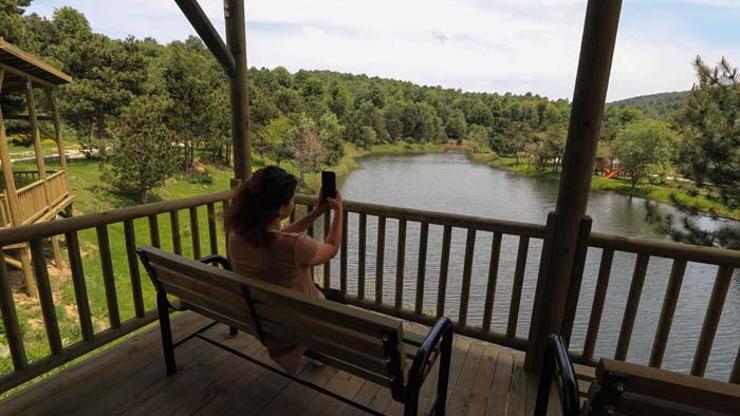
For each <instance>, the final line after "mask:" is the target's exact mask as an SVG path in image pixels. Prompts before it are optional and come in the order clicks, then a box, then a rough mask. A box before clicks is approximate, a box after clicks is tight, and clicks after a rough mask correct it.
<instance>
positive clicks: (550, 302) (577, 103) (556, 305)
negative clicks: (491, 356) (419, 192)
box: [525, 0, 622, 373]
mask: <svg viewBox="0 0 740 416" xmlns="http://www.w3.org/2000/svg"><path fill="white" fill-rule="evenodd" d="M621 8H622V1H621V0H610V1H600V0H589V2H588V5H587V8H586V20H585V23H584V27H583V37H582V39H581V52H580V56H579V62H578V73H577V76H576V85H575V90H574V93H573V105H572V108H571V116H570V126H569V129H568V140H567V142H566V144H565V154H564V156H563V173H562V174H561V175H560V189H559V191H558V200H557V205H556V208H555V214H556V217H555V223H554V232H553V233H552V239H553V241H552V244H550V245H549V247H550V250H551V253H545V252H544V250H543V256H546V257H547V258H548V263H547V265H546V269H545V270H547V273H543V274H542V276H541V277H542V278H541V279H539V281H538V282H537V285H538V290H537V293H538V294H539V295H540V297H539V298H537V299H535V303H536V304H537V303H539V304H540V305H541V307H540V308H539V310H538V312H539V313H538V314H536V315H535V314H533V315H532V324H531V325H530V333H529V345H528V347H527V358H526V362H525V367H526V369H527V371H529V372H535V373H536V372H539V370H540V367H541V363H542V356H543V354H544V351H545V343H546V340H547V337H548V335H550V334H553V333H555V334H560V333H561V332H562V330H563V320H564V319H563V318H564V316H565V311H566V305H567V301H568V291H569V288H570V281H571V276H572V269H573V267H574V263H575V257H576V252H577V248H578V239H579V229H580V224H581V221H582V219H583V217H584V215H585V214H586V206H587V204H588V194H589V191H590V188H591V175H592V169H593V164H594V156H595V155H596V145H597V142H598V138H599V130H600V129H601V117H602V114H603V112H604V105H605V100H606V91H607V88H608V86H609V74H610V72H611V64H612V57H613V54H614V44H615V42H616V38H617V27H618V26H619V14H620V11H621ZM540 286H541V287H540Z"/></svg>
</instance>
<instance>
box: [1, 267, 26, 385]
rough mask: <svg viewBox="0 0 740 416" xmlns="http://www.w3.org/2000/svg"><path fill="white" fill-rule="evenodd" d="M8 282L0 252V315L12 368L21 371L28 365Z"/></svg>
mask: <svg viewBox="0 0 740 416" xmlns="http://www.w3.org/2000/svg"><path fill="white" fill-rule="evenodd" d="M8 282H9V279H8V267H7V266H6V264H5V255H4V254H2V253H0V315H2V319H3V328H5V339H6V340H7V342H8V348H9V349H10V358H11V359H12V360H13V368H14V369H15V371H23V370H24V369H25V368H26V366H27V365H28V359H27V358H26V349H25V347H24V346H23V335H22V333H21V329H20V325H18V315H17V313H16V310H15V301H14V300H13V292H12V289H11V288H10V284H9V283H8Z"/></svg>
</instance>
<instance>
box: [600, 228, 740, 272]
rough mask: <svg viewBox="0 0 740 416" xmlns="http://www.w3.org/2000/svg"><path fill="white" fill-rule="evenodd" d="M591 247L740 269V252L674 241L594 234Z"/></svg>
mask: <svg viewBox="0 0 740 416" xmlns="http://www.w3.org/2000/svg"><path fill="white" fill-rule="evenodd" d="M589 245H590V246H591V247H598V248H610V249H612V250H614V251H626V252H629V253H645V254H649V255H651V256H656V257H666V258H681V259H686V260H688V261H693V262H699V263H709V264H717V265H728V266H733V267H737V268H740V251H737V250H730V249H720V248H715V247H702V246H695V245H691V244H682V243H676V242H673V241H661V240H647V239H643V238H634V237H622V236H618V235H612V234H605V233H597V232H592V233H591V238H590V239H589Z"/></svg>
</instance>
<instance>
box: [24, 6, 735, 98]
mask: <svg viewBox="0 0 740 416" xmlns="http://www.w3.org/2000/svg"><path fill="white" fill-rule="evenodd" d="M645 1H647V0H645ZM656 1H657V2H658V3H660V0H656ZM684 2H691V3H704V4H710V6H707V7H715V8H716V7H735V6H737V5H738V4H740V2H738V1H734V0H684ZM200 3H201V5H202V6H203V7H204V9H205V10H206V12H207V14H208V15H209V16H211V19H212V20H213V22H214V24H215V25H216V27H217V28H218V29H219V30H222V29H223V14H222V10H221V5H222V2H221V1H218V0H201V1H200ZM33 4H34V7H32V10H38V11H39V12H40V13H42V14H47V13H49V12H50V11H51V10H52V8H53V7H54V6H57V7H58V5H60V4H69V5H72V6H74V7H76V8H78V9H80V10H82V11H83V12H84V13H85V14H86V15H87V16H88V18H89V19H90V21H91V23H92V25H93V28H94V29H95V30H98V31H103V32H106V33H109V34H111V35H112V36H119V37H120V36H123V35H125V34H128V33H131V34H133V35H135V36H137V37H143V36H153V37H155V38H157V39H159V40H160V41H170V40H173V39H180V38H183V37H185V36H187V35H189V34H192V33H193V31H192V29H191V28H190V26H189V24H188V22H187V21H186V19H185V18H184V16H182V15H181V13H180V12H179V10H178V8H177V6H176V5H175V3H174V1H172V0H156V1H155V0H149V1H147V0H121V1H115V2H114V1H107V2H102V1H92V0H56V1H55V0H36V1H35V2H34V3H33ZM585 4H586V1H585V0H490V1H486V0H375V1H341V0H312V1H305V0H251V1H247V39H248V60H249V64H250V65H256V66H268V67H274V66H277V65H283V66H286V67H288V68H289V69H291V70H297V69H300V68H307V69H332V70H337V71H344V72H353V73H367V74H369V75H377V76H386V77H393V78H397V79H404V80H410V81H414V82H418V83H423V84H432V85H437V84H440V85H443V86H446V87H452V88H461V89H465V90H475V91H498V92H505V91H512V92H516V93H524V92H527V91H531V92H533V93H538V94H541V95H547V96H551V97H570V95H571V93H572V89H573V83H574V79H575V73H576V65H577V59H578V48H579V44H580V38H581V31H582V26H583V18H584V14H585ZM664 7H667V8H670V6H667V5H666V6H664ZM648 27H649V28H650V30H646V28H648ZM693 35H694V34H692V33H690V32H689V31H685V30H682V28H681V22H680V21H677V20H673V19H672V17H671V14H670V13H668V14H666V15H665V16H661V17H660V18H659V19H657V21H651V22H650V24H648V25H625V24H624V22H623V24H622V28H621V29H620V33H619V37H618V41H617V49H616V51H615V58H614V65H613V71H612V78H611V79H612V83H611V86H610V90H609V98H610V99H617V98H624V97H628V96H633V95H641V94H646V93H652V92H660V91H666V90H681V89H687V88H689V87H690V86H691V83H692V82H693V77H694V76H693V69H692V68H691V61H692V59H693V57H694V56H695V55H696V54H702V56H706V57H707V60H708V61H709V62H712V61H714V60H717V59H718V58H719V56H720V55H721V53H724V54H725V55H727V56H728V57H729V58H730V59H731V60H732V61H734V62H738V61H740V49H738V47H735V48H734V50H730V51H727V50H722V51H719V50H717V49H715V47H714V46H712V45H711V44H708V42H706V41H704V42H702V41H699V40H697V39H696V38H695V37H693ZM736 44H737V43H736ZM733 58H737V59H733Z"/></svg>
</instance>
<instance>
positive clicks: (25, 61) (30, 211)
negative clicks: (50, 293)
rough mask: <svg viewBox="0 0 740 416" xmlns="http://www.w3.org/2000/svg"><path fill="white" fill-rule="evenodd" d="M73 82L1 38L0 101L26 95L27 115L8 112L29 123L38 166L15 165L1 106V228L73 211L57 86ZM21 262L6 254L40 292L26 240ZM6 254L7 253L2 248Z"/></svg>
mask: <svg viewBox="0 0 740 416" xmlns="http://www.w3.org/2000/svg"><path fill="white" fill-rule="evenodd" d="M69 82H72V78H71V77H70V76H69V75H67V74H65V73H63V72H61V71H59V70H58V69H56V68H54V67H52V66H51V65H49V64H47V63H46V62H44V61H42V60H40V59H39V58H37V57H35V56H33V55H31V54H29V53H27V52H24V51H22V50H21V49H19V48H18V47H17V46H15V45H13V44H10V43H8V42H6V41H5V40H4V39H3V38H2V37H0V102H2V101H1V100H2V99H3V97H5V96H7V95H10V94H21V95H25V98H26V107H27V111H28V113H27V114H16V115H12V116H8V117H7V118H8V119H14V120H24V121H27V122H28V123H29V125H30V131H31V139H32V141H33V149H34V158H33V159H34V160H35V163H36V170H15V169H14V167H13V160H12V159H11V156H10V151H9V147H8V139H7V137H6V134H5V126H4V123H3V114H2V111H1V110H0V166H1V168H2V195H0V229H2V228H10V227H18V226H21V225H27V224H34V223H39V222H46V221H51V220H53V219H54V218H56V216H57V215H59V213H60V212H62V211H63V210H68V211H71V204H72V196H71V195H70V193H69V184H68V182H67V174H66V167H67V162H66V160H65V154H64V143H63V140H62V132H61V124H60V117H59V110H58V107H57V103H56V98H55V88H56V86H58V85H62V84H67V83H69ZM38 88H40V89H43V91H44V93H45V96H46V99H47V100H48V101H49V104H50V108H51V112H52V114H51V115H50V116H49V115H40V114H38V111H37V103H36V97H35V94H34V91H35V89H38ZM39 120H50V121H52V122H53V124H54V140H55V141H56V144H57V146H56V147H57V153H58V155H57V157H58V159H59V169H56V170H53V171H52V170H47V167H46V162H45V160H44V154H43V150H42V147H41V137H40V130H39ZM6 248H10V249H17V250H18V252H19V257H20V261H19V260H16V259H15V258H13V257H9V256H6V258H5V260H6V261H7V262H8V263H9V264H11V265H14V266H16V267H18V268H21V269H22V270H23V272H24V276H25V283H26V291H27V292H28V293H29V294H30V295H35V293H36V283H35V281H34V279H33V270H32V267H31V261H30V251H29V248H28V246H27V245H25V244H21V245H18V246H16V247H6ZM52 248H53V253H54V259H55V262H56V263H57V264H59V262H60V258H61V254H60V251H59V240H58V238H54V239H52ZM3 255H5V253H3Z"/></svg>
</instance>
